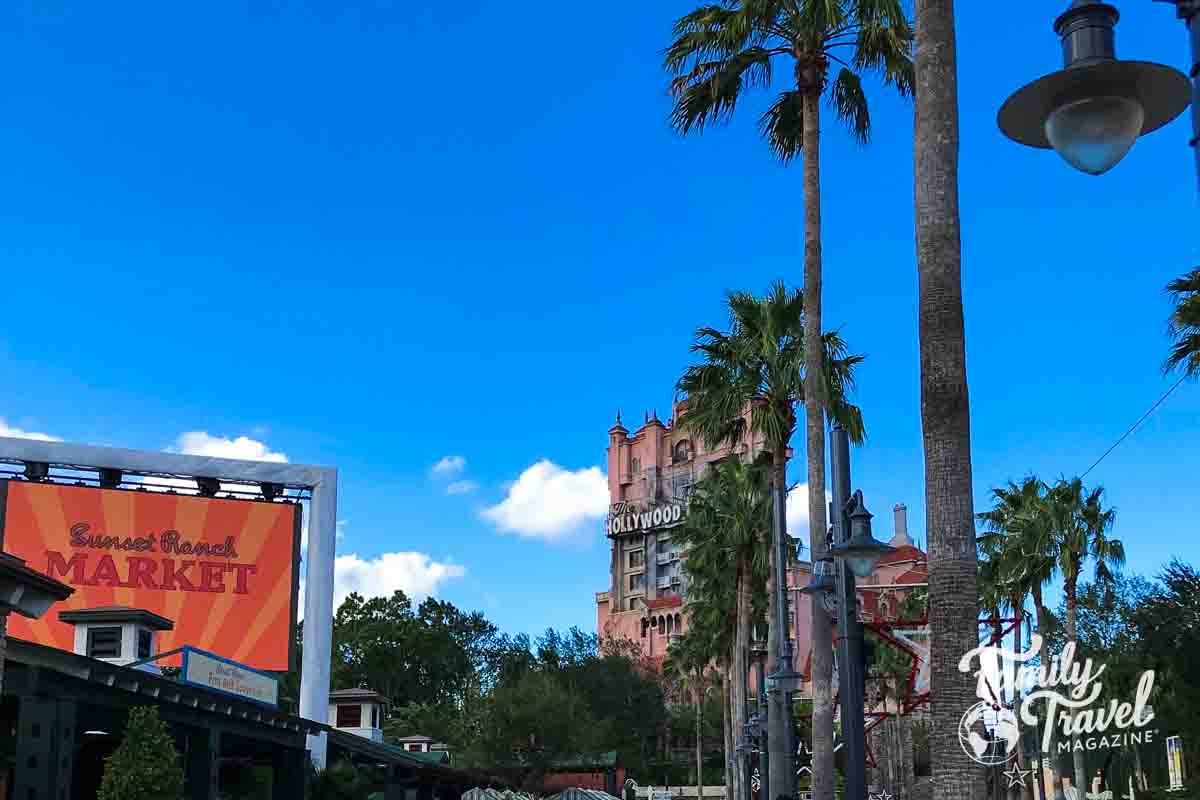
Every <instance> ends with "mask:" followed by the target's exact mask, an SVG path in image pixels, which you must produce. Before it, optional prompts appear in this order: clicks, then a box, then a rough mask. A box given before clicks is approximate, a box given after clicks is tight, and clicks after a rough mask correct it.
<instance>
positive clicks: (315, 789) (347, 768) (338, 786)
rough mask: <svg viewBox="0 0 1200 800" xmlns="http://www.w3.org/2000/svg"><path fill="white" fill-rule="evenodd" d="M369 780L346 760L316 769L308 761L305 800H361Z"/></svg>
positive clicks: (368, 787)
mask: <svg viewBox="0 0 1200 800" xmlns="http://www.w3.org/2000/svg"><path fill="white" fill-rule="evenodd" d="M370 785H371V784H370V781H369V780H368V779H367V777H366V776H365V775H363V774H362V773H361V772H359V771H358V770H357V769H356V768H355V766H354V765H353V764H351V763H349V762H348V761H338V762H336V763H334V764H330V765H329V767H328V769H323V770H320V771H318V770H317V769H316V768H315V767H313V764H312V762H311V761H310V762H308V772H307V780H306V786H305V794H304V797H305V800H363V798H365V797H366V796H367V792H368V791H369V790H370Z"/></svg>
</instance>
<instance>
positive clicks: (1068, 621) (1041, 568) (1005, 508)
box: [980, 476, 1125, 786]
mask: <svg viewBox="0 0 1200 800" xmlns="http://www.w3.org/2000/svg"><path fill="white" fill-rule="evenodd" d="M992 496H993V499H994V502H995V505H994V506H993V508H992V510H991V511H989V512H985V513H983V514H981V515H980V519H981V521H982V522H983V523H984V525H985V527H986V528H987V530H988V533H986V534H985V535H984V536H982V537H981V539H980V547H981V550H982V551H983V552H984V554H985V558H986V559H987V560H988V562H989V564H992V563H994V565H995V566H994V567H993V566H989V567H988V569H989V570H992V569H994V570H995V572H996V579H997V580H1003V581H1006V582H1011V583H1012V584H1013V585H1014V586H1020V587H1022V588H1027V589H1028V591H1029V593H1030V594H1031V595H1032V596H1033V600H1034V605H1035V606H1036V608H1037V611H1038V630H1039V632H1040V633H1041V634H1042V647H1043V649H1042V656H1043V657H1044V656H1045V653H1046V650H1045V647H1046V645H1047V643H1048V637H1049V635H1050V632H1051V631H1052V630H1053V627H1054V625H1053V622H1052V615H1051V614H1050V613H1049V611H1048V610H1047V609H1046V608H1045V606H1044V604H1043V600H1042V588H1043V587H1044V586H1045V585H1046V584H1047V583H1049V582H1050V581H1051V580H1053V579H1054V578H1056V577H1058V576H1059V575H1061V576H1062V579H1063V594H1064V596H1065V601H1064V607H1065V612H1064V631H1063V633H1064V635H1065V637H1066V641H1074V640H1075V639H1076V624H1075V623H1076V615H1077V608H1078V587H1079V581H1080V578H1081V577H1082V576H1083V572H1084V569H1085V567H1087V566H1088V565H1089V564H1090V565H1091V566H1093V568H1094V570H1095V574H1096V579H1097V581H1099V582H1100V583H1107V582H1109V581H1110V580H1111V579H1112V575H1113V572H1112V568H1113V567H1117V566H1120V565H1121V564H1124V563H1125V548H1124V545H1123V544H1122V543H1121V541H1120V540H1119V539H1115V538H1112V537H1111V536H1110V535H1109V533H1110V531H1111V529H1112V525H1113V520H1114V518H1115V516H1116V513H1115V511H1113V510H1112V509H1111V508H1105V507H1104V505H1103V498H1104V489H1103V488H1099V487H1098V488H1096V489H1092V490H1088V489H1086V488H1085V487H1084V485H1083V482H1082V481H1081V480H1080V479H1079V478H1072V479H1070V480H1067V479H1062V480H1059V481H1058V482H1057V483H1055V484H1054V485H1053V486H1048V485H1046V484H1045V483H1044V482H1043V481H1041V480H1039V479H1038V478H1036V477H1034V476H1030V477H1028V478H1026V479H1025V480H1024V481H1023V482H1022V483H1021V484H1020V485H1018V484H1015V483H1012V482H1010V483H1009V484H1008V486H1007V487H1005V488H1003V489H996V490H994V491H993V492H992ZM1014 591H1015V590H1014ZM1072 761H1073V765H1074V769H1073V773H1074V779H1073V781H1072V783H1073V784H1074V785H1075V786H1086V785H1087V775H1086V770H1085V765H1084V754H1083V751H1082V750H1074V753H1073V757H1072Z"/></svg>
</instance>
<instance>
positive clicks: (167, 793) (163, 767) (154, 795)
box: [96, 706, 183, 800]
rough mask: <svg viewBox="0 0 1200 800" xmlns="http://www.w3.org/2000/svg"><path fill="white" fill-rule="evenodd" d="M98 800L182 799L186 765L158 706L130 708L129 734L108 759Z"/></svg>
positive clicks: (105, 760) (127, 724) (126, 731)
mask: <svg viewBox="0 0 1200 800" xmlns="http://www.w3.org/2000/svg"><path fill="white" fill-rule="evenodd" d="M96 797H97V800H180V799H181V798H182V797H183V766H182V764H181V763H180V759H179V752H178V751H177V750H176V749H175V741H174V740H173V739H172V738H171V733H170V731H168V730H167V726H166V724H165V723H164V722H163V721H162V720H161V719H159V717H158V709H156V708H154V707H153V706H138V707H136V708H131V709H130V710H129V718H128V720H127V721H126V723H125V734H124V735H123V736H122V737H121V744H119V745H118V746H117V749H116V750H114V751H113V753H112V755H110V756H109V757H108V758H106V759H104V776H103V778H101V780H100V791H99V792H98V793H97V795H96Z"/></svg>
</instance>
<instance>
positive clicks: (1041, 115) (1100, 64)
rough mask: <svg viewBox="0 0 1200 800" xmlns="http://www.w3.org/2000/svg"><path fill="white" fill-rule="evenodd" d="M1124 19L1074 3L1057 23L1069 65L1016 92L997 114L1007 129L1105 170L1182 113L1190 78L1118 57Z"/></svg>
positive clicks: (1106, 8) (1085, 1)
mask: <svg viewBox="0 0 1200 800" xmlns="http://www.w3.org/2000/svg"><path fill="white" fill-rule="evenodd" d="M1119 18H1120V14H1119V13H1118V12H1117V9H1116V8H1114V7H1113V6H1111V5H1109V4H1107V3H1102V2H1098V0H1075V1H1074V2H1073V3H1071V6H1070V8H1068V9H1067V10H1066V11H1065V12H1063V14H1061V15H1060V16H1059V17H1058V19H1057V20H1055V22H1054V30H1055V32H1056V33H1057V34H1058V35H1059V37H1060V38H1061V41H1062V53H1063V65H1064V68H1063V69H1061V70H1059V71H1058V72H1054V73H1051V74H1050V75H1047V76H1045V77H1043V78H1039V79H1038V80H1036V81H1034V82H1033V83H1030V84H1028V85H1026V86H1025V87H1023V88H1021V89H1020V90H1018V91H1017V92H1015V93H1014V94H1013V95H1012V96H1011V97H1009V98H1008V100H1006V101H1005V102H1004V105H1003V106H1001V108H1000V114H999V116H998V118H997V122H998V123H999V125H1000V130H1002V131H1003V132H1004V134H1005V135H1006V136H1008V137H1009V138H1010V139H1013V140H1014V141H1017V142H1020V143H1021V144H1024V145H1028V146H1030V147H1038V148H1053V149H1054V150H1055V152H1057V153H1058V154H1059V155H1060V156H1062V158H1063V159H1064V160H1065V161H1066V162H1067V163H1068V164H1070V165H1071V166H1073V167H1075V168H1076V169H1078V170H1080V171H1081V172H1085V173H1087V174H1089V175H1100V174H1102V173H1104V172H1107V171H1108V170H1110V169H1112V167H1113V166H1115V165H1116V164H1117V162H1119V161H1120V160H1121V159H1122V158H1124V157H1125V154H1126V153H1128V152H1129V149H1130V148H1131V147H1133V143H1134V142H1135V141H1136V140H1137V138H1138V137H1139V136H1142V135H1144V134H1147V133H1150V132H1151V131H1154V130H1157V129H1158V128H1160V127H1162V126H1163V125H1165V124H1167V123H1168V122H1170V121H1171V120H1173V119H1174V118H1175V117H1177V116H1179V114H1181V113H1182V112H1183V110H1184V109H1185V108H1187V105H1188V102H1189V100H1190V97H1191V86H1190V85H1189V82H1188V78H1187V76H1186V75H1184V74H1183V73H1182V72H1180V71H1179V70H1176V69H1173V68H1172V67H1167V66H1164V65H1162V64H1153V63H1150V62H1145V61H1121V60H1119V59H1117V55H1116V34H1115V30H1114V29H1115V27H1116V24H1117V20H1118V19H1119Z"/></svg>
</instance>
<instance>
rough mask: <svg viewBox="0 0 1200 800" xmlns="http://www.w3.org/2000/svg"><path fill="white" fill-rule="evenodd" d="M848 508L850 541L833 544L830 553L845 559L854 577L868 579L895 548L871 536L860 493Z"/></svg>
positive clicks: (869, 521) (867, 512) (869, 520)
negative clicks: (885, 556) (876, 566)
mask: <svg viewBox="0 0 1200 800" xmlns="http://www.w3.org/2000/svg"><path fill="white" fill-rule="evenodd" d="M850 506H851V508H850V540H849V541H847V542H842V543H841V544H835V545H834V546H833V548H832V550H831V551H830V552H832V553H833V554H834V555H835V556H838V557H839V558H842V559H845V561H846V566H848V567H849V568H850V571H851V572H853V573H854V576H855V577H857V578H868V577H870V576H871V573H872V572H874V571H875V565H876V564H878V563H879V559H880V558H882V557H883V556H884V555H886V554H887V553H891V552H894V551H895V549H896V548H894V547H892V546H891V545H890V544H887V543H886V542H881V541H879V540H878V539H876V538H875V537H874V536H872V535H871V513H870V512H869V511H867V507H866V506H865V505H864V504H863V495H862V492H861V491H856V492H855V493H854V496H853V497H851V498H850Z"/></svg>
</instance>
